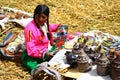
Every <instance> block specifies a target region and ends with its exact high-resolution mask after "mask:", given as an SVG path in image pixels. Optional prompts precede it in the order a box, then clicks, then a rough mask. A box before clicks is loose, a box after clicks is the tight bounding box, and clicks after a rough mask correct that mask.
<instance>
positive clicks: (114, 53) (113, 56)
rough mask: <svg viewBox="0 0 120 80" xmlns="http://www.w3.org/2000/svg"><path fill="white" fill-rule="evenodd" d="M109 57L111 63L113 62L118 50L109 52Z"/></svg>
mask: <svg viewBox="0 0 120 80" xmlns="http://www.w3.org/2000/svg"><path fill="white" fill-rule="evenodd" d="M107 57H108V59H109V61H110V62H112V60H114V59H115V58H116V50H115V48H111V49H110V50H109V53H108V55H107Z"/></svg>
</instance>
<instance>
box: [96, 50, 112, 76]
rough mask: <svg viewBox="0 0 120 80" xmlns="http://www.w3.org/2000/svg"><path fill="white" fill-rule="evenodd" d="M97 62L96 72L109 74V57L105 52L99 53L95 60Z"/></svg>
mask: <svg viewBox="0 0 120 80" xmlns="http://www.w3.org/2000/svg"><path fill="white" fill-rule="evenodd" d="M96 63H97V74H98V75H100V76H106V75H108V74H109V65H110V62H109V59H108V58H107V56H106V55H105V53H103V52H102V53H101V55H100V57H99V58H98V59H97V61H96Z"/></svg>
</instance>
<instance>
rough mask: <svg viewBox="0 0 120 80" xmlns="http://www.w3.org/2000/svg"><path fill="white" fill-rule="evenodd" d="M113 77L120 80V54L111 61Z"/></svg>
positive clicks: (114, 79)
mask: <svg viewBox="0 0 120 80" xmlns="http://www.w3.org/2000/svg"><path fill="white" fill-rule="evenodd" d="M110 65H111V74H110V76H111V78H112V80H120V54H119V55H117V57H116V58H115V59H114V60H113V61H112V62H111V64H110Z"/></svg>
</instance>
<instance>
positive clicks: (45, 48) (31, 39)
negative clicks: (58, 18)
mask: <svg viewBox="0 0 120 80" xmlns="http://www.w3.org/2000/svg"><path fill="white" fill-rule="evenodd" d="M49 13H50V11H49V8H48V6H46V5H38V6H37V7H36V8H35V10H34V19H33V20H32V21H31V22H30V23H28V24H27V26H26V27H25V30H24V36H25V44H26V51H25V52H24V53H23V54H22V63H23V66H25V67H26V68H27V69H28V70H29V71H31V70H33V69H35V68H36V66H37V64H39V63H41V62H43V61H46V60H50V59H51V58H52V57H53V55H52V54H50V53H49V50H50V49H51V46H52V45H53V44H54V42H53V37H52V32H54V31H56V30H57V28H58V27H59V24H52V25H50V24H49Z"/></svg>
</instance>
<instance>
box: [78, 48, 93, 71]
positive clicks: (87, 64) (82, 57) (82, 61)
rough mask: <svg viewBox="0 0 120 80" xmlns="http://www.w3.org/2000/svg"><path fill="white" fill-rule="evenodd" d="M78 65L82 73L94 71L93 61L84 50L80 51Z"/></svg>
mask: <svg viewBox="0 0 120 80" xmlns="http://www.w3.org/2000/svg"><path fill="white" fill-rule="evenodd" d="M77 63H78V70H79V71H80V72H88V71H90V70H91V69H92V61H91V59H90V58H89V56H88V55H87V54H86V53H85V52H84V50H83V49H81V50H80V53H79V55H78V56H77Z"/></svg>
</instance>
